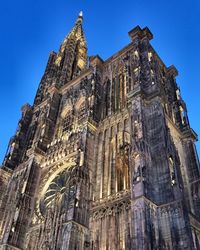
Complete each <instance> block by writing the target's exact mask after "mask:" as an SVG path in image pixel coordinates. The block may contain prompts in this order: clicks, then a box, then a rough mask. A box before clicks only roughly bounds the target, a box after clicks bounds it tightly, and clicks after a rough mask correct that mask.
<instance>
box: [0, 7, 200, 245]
mask: <svg viewBox="0 0 200 250" xmlns="http://www.w3.org/2000/svg"><path fill="white" fill-rule="evenodd" d="M82 23H83V15H82V12H81V13H80V14H79V16H78V18H77V20H76V22H75V25H74V27H73V28H72V29H71V31H70V32H69V34H68V35H67V36H66V37H65V39H64V41H63V42H62V44H61V46H60V49H59V51H58V52H57V53H56V52H51V53H50V55H49V59H48V63H47V66H46V69H45V72H44V75H43V77H42V79H41V82H40V84H39V87H38V90H37V93H36V95H35V99H34V102H33V105H29V104H25V105H24V106H23V107H22V109H21V118H20V120H19V123H18V126H17V130H16V133H15V135H14V136H13V137H12V138H11V139H10V142H9V145H8V149H7V152H6V155H5V158H4V161H3V164H2V167H1V168H0V250H173V249H174V250H193V249H194V250H195V249H196V250H199V249H200V166H199V160H198V155H197V151H196V148H195V141H196V140H197V135H196V133H195V132H194V131H193V129H192V128H191V127H190V124H189V120H188V116H187V108H186V104H185V102H184V100H183V99H182V97H181V94H180V89H179V87H178V85H177V82H176V76H177V74H178V72H177V70H176V68H175V67H174V66H173V65H172V66H169V67H167V66H166V65H165V64H164V62H163V61H162V60H161V58H160V57H159V55H158V54H157V53H156V51H155V50H154V48H153V47H152V45H151V43H150V40H151V39H152V38H153V35H152V33H151V31H150V30H149V29H148V28H147V27H145V28H141V27H140V26H136V27H135V28H133V29H132V30H131V31H129V33H128V35H129V36H130V43H129V44H128V45H127V46H125V47H124V48H123V49H121V50H120V51H118V52H117V53H116V54H114V55H112V56H111V57H110V58H108V59H107V60H105V61H104V60H102V59H101V58H100V56H98V55H96V56H90V57H89V56H88V55H87V45H86V39H85V35H84V32H83V28H82Z"/></svg>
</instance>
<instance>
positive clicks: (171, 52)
mask: <svg viewBox="0 0 200 250" xmlns="http://www.w3.org/2000/svg"><path fill="white" fill-rule="evenodd" d="M80 10H83V12H84V30H85V34H86V39H87V43H88V53H89V55H96V54H99V55H100V56H101V57H102V58H103V59H106V58H108V57H109V56H111V55H112V54H113V53H115V52H117V51H118V50H119V49H121V48H122V47H124V46H125V45H126V44H128V43H129V42H130V39H129V37H128V34H127V33H128V31H129V30H131V29H132V28H133V27H135V26H136V25H140V26H141V27H145V26H148V27H149V29H150V30H151V31H152V33H153V34H154V39H153V40H152V42H151V43H152V45H153V46H154V48H155V49H156V51H157V52H158V54H159V55H160V57H161V58H162V59H163V61H164V62H165V64H166V65H167V66H170V65H171V64H174V65H175V66H176V68H177V69H178V71H179V76H178V77H177V82H178V84H179V86H180V87H181V93H182V96H183V98H184V100H185V102H186V103H187V107H188V115H189V118H190V124H191V127H192V128H193V129H194V130H195V131H196V132H197V134H199V135H200V112H199V109H200V104H199V103H200V102H199V100H200V83H199V82H200V74H199V73H200V63H199V61H200V29H199V23H200V1H199V0H190V1H185V0H182V1H180V0H178V1H173V0H168V1H158V0H157V1H155V0H154V1H153V0H152V1H148V0H143V1H141V0H140V1H134V0H123V1H118V0H115V1H113V0H107V1H106V0H101V1H100V0H99V1H97V0H71V1H70V0H65V1H64V0H57V1H56V0H48V1H47V0H34V1H33V0H26V1H25V0H20V1H13V0H12V1H11V0H7V1H2V2H1V8H0V51H1V52H0V53H1V56H0V58H1V60H0V83H1V89H0V114H1V115H0V162H1V161H2V160H3V157H4V154H5V151H6V147H7V143H8V141H9V138H10V137H11V136H12V135H13V134H14V133H15V129H16V127H17V122H18V120H19V118H20V115H21V114H20V108H21V106H22V105H23V104H24V103H27V102H28V103H30V104H32V102H33V99H34V95H35V93H36V89H37V87H38V84H39V82H40V79H41V77H42V74H43V72H44V70H45V66H46V62H47V59H48V56H49V53H50V51H51V50H54V51H57V50H58V48H59V46H60V43H61V41H62V40H63V38H64V36H65V35H66V34H67V33H68V32H69V30H70V29H71V28H72V26H73V25H74V22H75V20H76V17H77V15H78V13H79V12H80ZM197 149H198V152H200V144H199V142H198V143H197Z"/></svg>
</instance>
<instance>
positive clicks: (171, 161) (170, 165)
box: [169, 156, 176, 186]
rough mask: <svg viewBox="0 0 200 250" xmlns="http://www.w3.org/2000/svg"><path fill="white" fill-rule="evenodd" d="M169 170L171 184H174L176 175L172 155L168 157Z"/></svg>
mask: <svg viewBox="0 0 200 250" xmlns="http://www.w3.org/2000/svg"><path fill="white" fill-rule="evenodd" d="M169 170H170V177H171V185H172V186H174V185H175V184H176V177H175V172H174V161H173V158H172V156H170V157H169Z"/></svg>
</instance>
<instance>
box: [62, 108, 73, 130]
mask: <svg viewBox="0 0 200 250" xmlns="http://www.w3.org/2000/svg"><path fill="white" fill-rule="evenodd" d="M71 127H72V112H71V111H70V112H68V113H67V114H66V115H65V117H64V120H63V130H62V132H63V133H65V132H67V131H69V130H70V129H71Z"/></svg>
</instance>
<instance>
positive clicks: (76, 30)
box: [55, 11, 87, 85]
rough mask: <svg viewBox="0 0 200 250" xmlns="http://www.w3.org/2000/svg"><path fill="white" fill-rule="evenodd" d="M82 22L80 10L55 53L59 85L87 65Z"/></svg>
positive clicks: (77, 73)
mask: <svg viewBox="0 0 200 250" xmlns="http://www.w3.org/2000/svg"><path fill="white" fill-rule="evenodd" d="M82 22H83V12H82V11H81V12H80V13H79V16H78V18H77V20H76V23H75V25H74V27H73V28H72V30H71V31H70V33H69V34H68V35H67V36H66V38H65V39H64V41H63V43H62V44H61V46H60V49H59V52H58V54H57V57H56V60H55V64H56V66H57V67H59V68H60V70H61V72H60V73H61V78H60V79H59V83H60V84H61V85H64V84H66V83H67V82H68V81H70V80H71V79H73V78H74V77H76V76H77V75H79V74H80V72H81V71H82V70H84V69H85V68H86V66H87V46H86V40H85V36H84V32H83V27H82Z"/></svg>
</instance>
